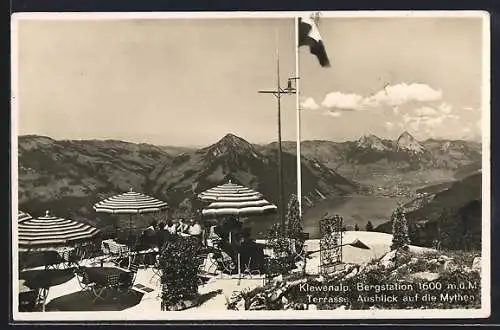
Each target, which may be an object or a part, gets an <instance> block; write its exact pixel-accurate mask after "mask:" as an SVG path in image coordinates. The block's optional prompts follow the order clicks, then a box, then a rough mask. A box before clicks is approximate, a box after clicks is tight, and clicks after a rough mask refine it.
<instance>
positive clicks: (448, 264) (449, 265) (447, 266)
mask: <svg viewBox="0 0 500 330" xmlns="http://www.w3.org/2000/svg"><path fill="white" fill-rule="evenodd" d="M442 269H443V270H444V271H446V272H454V271H456V270H457V269H458V266H457V264H456V263H455V261H454V260H453V259H451V260H446V261H444V264H443V268H442Z"/></svg>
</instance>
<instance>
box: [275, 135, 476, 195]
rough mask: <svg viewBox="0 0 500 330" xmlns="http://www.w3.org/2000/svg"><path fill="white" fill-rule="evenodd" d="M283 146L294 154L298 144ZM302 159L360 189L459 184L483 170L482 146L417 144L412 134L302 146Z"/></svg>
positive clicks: (451, 142) (448, 142)
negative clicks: (454, 182)
mask: <svg viewBox="0 0 500 330" xmlns="http://www.w3.org/2000/svg"><path fill="white" fill-rule="evenodd" d="M272 145H276V144H275V143H273V144H272ZM282 145H283V150H286V151H287V152H290V153H295V152H296V144H295V142H289V141H286V142H283V144H282ZM301 155H302V156H304V157H306V158H309V159H314V160H317V161H319V162H321V163H323V164H325V165H326V166H328V167H330V168H332V169H333V170H335V171H336V172H337V173H339V174H340V175H343V176H345V177H347V178H349V179H351V180H354V181H356V182H359V183H361V184H365V185H368V186H372V187H375V188H377V187H380V188H381V189H389V190H391V186H392V188H393V189H392V190H394V189H395V186H396V185H397V186H398V187H410V188H411V189H414V188H418V187H419V186H426V185H430V184H433V183H440V182H447V181H451V180H455V179H460V178H463V177H465V176H467V175H469V174H472V173H474V172H475V171H477V170H479V169H481V164H482V163H481V161H482V156H481V144H480V143H478V142H474V141H464V140H436V139H428V140H425V141H417V140H416V139H415V138H414V137H413V136H412V135H411V134H410V133H408V132H403V133H402V134H401V135H400V136H399V137H398V138H397V139H395V140H389V139H382V138H380V137H378V136H376V135H373V134H369V135H365V136H362V137H360V138H359V139H358V140H357V141H345V142H333V141H302V142H301Z"/></svg>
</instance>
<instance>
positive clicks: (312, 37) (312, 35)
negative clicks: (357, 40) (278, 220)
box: [295, 15, 330, 216]
mask: <svg viewBox="0 0 500 330" xmlns="http://www.w3.org/2000/svg"><path fill="white" fill-rule="evenodd" d="M314 16H315V17H314ZM317 20H318V15H309V16H307V15H304V16H300V17H296V18H295V105H296V110H297V111H296V115H297V119H296V125H297V127H296V132H297V137H296V143H297V146H296V147H297V199H298V202H299V214H300V215H301V216H302V177H301V176H302V175H301V166H302V163H301V156H300V141H301V136H300V47H302V46H309V51H310V53H311V54H313V55H316V57H317V58H318V61H319V64H320V65H321V67H324V68H328V67H330V60H329V59H328V55H327V53H326V49H325V45H324V44H323V40H322V39H321V35H320V33H319V30H318V26H317V24H316V21H317Z"/></svg>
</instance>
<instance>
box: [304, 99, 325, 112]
mask: <svg viewBox="0 0 500 330" xmlns="http://www.w3.org/2000/svg"><path fill="white" fill-rule="evenodd" d="M301 107H302V109H304V110H318V109H319V108H320V106H319V105H318V103H316V101H314V99H313V98H312V97H308V98H307V99H306V100H305V101H304V102H302V104H301Z"/></svg>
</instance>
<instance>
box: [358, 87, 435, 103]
mask: <svg viewBox="0 0 500 330" xmlns="http://www.w3.org/2000/svg"><path fill="white" fill-rule="evenodd" d="M442 97H443V92H442V91H441V90H435V89H433V88H432V87H430V86H428V85H426V84H406V83H402V84H397V85H388V86H386V87H385V88H384V89H382V90H381V91H379V92H377V93H376V94H374V95H372V96H370V97H367V98H366V99H365V100H363V104H364V105H365V106H370V107H376V106H381V105H390V106H398V105H403V104H406V103H410V102H432V101H439V100H441V98H442Z"/></svg>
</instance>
